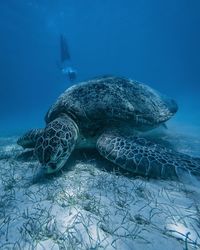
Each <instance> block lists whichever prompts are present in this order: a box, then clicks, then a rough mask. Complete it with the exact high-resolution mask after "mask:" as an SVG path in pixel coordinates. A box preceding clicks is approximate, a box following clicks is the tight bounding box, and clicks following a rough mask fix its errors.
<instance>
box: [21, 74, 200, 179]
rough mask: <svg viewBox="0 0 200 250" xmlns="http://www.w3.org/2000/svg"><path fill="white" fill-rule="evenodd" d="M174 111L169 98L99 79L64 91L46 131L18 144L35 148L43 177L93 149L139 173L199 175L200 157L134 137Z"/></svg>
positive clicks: (138, 86)
mask: <svg viewBox="0 0 200 250" xmlns="http://www.w3.org/2000/svg"><path fill="white" fill-rule="evenodd" d="M177 109H178V107H177V104H176V102H175V101H174V100H173V99H170V98H168V97H166V96H164V95H161V94H160V93H159V92H157V91H155V90H153V89H152V88H150V87H149V86H147V85H145V84H142V83H139V82H136V81H133V80H131V79H126V78H123V77H115V76H104V77H98V78H94V79H92V80H89V81H86V82H82V83H80V84H76V85H74V86H72V87H70V88H68V89H67V90H66V91H65V92H64V93H63V94H62V95H61V96H60V97H59V98H58V100H57V101H56V102H55V104H53V105H52V107H51V108H50V109H49V111H48V112H47V114H46V117H45V121H46V127H45V128H44V129H34V130H31V131H29V132H27V133H26V134H25V135H24V136H22V137H21V138H19V140H18V144H19V145H21V146H22V147H24V148H33V149H34V152H35V155H36V156H37V158H38V160H39V161H40V163H41V164H42V166H44V168H45V171H46V172H47V173H53V172H55V171H58V170H59V169H61V168H62V167H63V166H64V165H65V163H66V161H67V159H68V158H69V156H70V154H71V153H72V151H73V150H74V148H80V147H82V148H84V147H95V148H96V149H97V151H98V152H99V153H100V154H101V156H103V157H105V158H106V159H107V160H109V161H111V162H113V163H115V164H116V165H118V166H120V167H121V168H123V169H126V170H128V171H130V172H133V173H136V174H139V175H144V176H149V177H160V178H173V177H177V176H178V170H179V169H181V170H186V171H187V172H189V173H193V174H199V172H200V171H199V169H200V159H198V158H193V157H191V156H188V155H185V154H182V153H179V152H176V151H174V150H172V149H169V148H166V147H164V146H163V145H160V144H157V143H154V142H152V141H150V140H148V139H147V138H145V137H144V138H143V137H141V136H138V133H137V134H136V131H145V130H150V129H152V128H155V127H157V126H159V125H161V124H164V123H165V122H166V121H167V120H168V119H169V118H171V117H172V116H173V115H174V114H175V113H176V111H177ZM142 133H143V132H141V133H140V134H142Z"/></svg>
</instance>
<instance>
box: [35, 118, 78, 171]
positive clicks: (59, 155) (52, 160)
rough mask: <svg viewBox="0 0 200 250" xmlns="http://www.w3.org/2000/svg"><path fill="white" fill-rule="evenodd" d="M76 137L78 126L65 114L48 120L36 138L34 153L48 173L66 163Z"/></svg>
mask: <svg viewBox="0 0 200 250" xmlns="http://www.w3.org/2000/svg"><path fill="white" fill-rule="evenodd" d="M77 138H78V128H77V126H76V124H75V122H74V121H72V119H71V118H69V117H67V116H63V117H59V118H57V119H55V120H53V121H52V122H50V123H49V124H48V125H47V126H46V128H45V129H44V132H43V134H42V135H41V136H40V137H39V138H38V140H37V143H36V147H35V154H36V156H37V158H38V160H39V161H40V163H41V164H42V166H44V168H45V172H46V173H48V174H51V173H54V172H57V171H58V170H60V169H61V168H62V167H63V166H64V165H65V163H66V161H67V159H68V158H69V156H70V154H71V152H72V151H73V149H74V147H75V145H76V140H77Z"/></svg>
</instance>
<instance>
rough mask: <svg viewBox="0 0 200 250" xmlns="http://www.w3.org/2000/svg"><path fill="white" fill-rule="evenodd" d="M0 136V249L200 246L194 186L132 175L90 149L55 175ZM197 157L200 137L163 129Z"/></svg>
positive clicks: (199, 193) (198, 193)
mask: <svg viewBox="0 0 200 250" xmlns="http://www.w3.org/2000/svg"><path fill="white" fill-rule="evenodd" d="M16 140H17V137H15V136H12V137H1V138H0V249H16V250H18V249H31V250H32V249H37V250H39V249H40V250H42V249H53V250H57V249H59V250H60V249H76V250H77V249H120V250H124V249H127V250H128V249H130V250H141V249H148V250H157V249H158V250H159V249H162V250H169V249H173V250H183V249H185V250H188V249H200V188H199V187H200V184H199V187H198V185H192V183H190V184H185V183H180V182H175V181H165V180H152V179H150V180H147V179H144V178H141V177H134V176H131V175H129V174H126V173H122V172H120V171H119V170H118V169H117V168H113V165H112V164H109V163H108V162H107V161H105V160H103V159H102V158H101V157H99V156H98V155H96V153H95V152H85V153H84V152H75V153H74V155H73V156H72V157H71V159H70V160H69V164H68V166H67V167H65V168H64V169H63V170H62V171H61V172H60V173H58V174H56V175H54V176H45V175H44V174H41V173H40V166H39V163H38V162H37V161H35V160H34V159H31V160H30V159H29V160H28V161H24V160H23V159H22V158H19V157H17V156H18V155H19V154H20V152H22V149H21V148H20V147H19V146H17V145H16ZM167 140H168V141H170V140H171V142H176V148H177V150H179V151H181V152H184V153H188V154H193V155H195V156H200V152H199V148H200V138H197V136H192V135H187V137H185V136H183V134H181V133H180V134H178V133H177V131H176V136H174V135H173V134H172V132H171V134H168V136H167Z"/></svg>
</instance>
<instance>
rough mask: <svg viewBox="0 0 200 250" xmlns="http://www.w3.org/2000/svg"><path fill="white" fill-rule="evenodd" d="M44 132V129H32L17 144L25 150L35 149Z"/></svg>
mask: <svg viewBox="0 0 200 250" xmlns="http://www.w3.org/2000/svg"><path fill="white" fill-rule="evenodd" d="M43 131H44V130H43V129H31V130H29V131H28V132H26V133H25V134H24V135H23V136H21V137H20V138H19V139H18V140H17V144H18V145H20V146H22V147H23V148H35V145H36V142H37V139H38V138H39V137H40V136H41V135H42V133H43Z"/></svg>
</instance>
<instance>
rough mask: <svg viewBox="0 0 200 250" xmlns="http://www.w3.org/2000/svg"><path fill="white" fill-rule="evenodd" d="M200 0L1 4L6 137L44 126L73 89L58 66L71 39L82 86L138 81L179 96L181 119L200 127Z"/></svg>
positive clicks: (11, 0) (0, 127)
mask: <svg viewBox="0 0 200 250" xmlns="http://www.w3.org/2000/svg"><path fill="white" fill-rule="evenodd" d="M199 13H200V1H199V0H192V1H191V0H176V1H174V0H168V1H160V0H151V1H148V0H146V1H145V0H125V1H122V0H98V1H97V0H84V1H75V0H65V1H64V0H59V1H49V0H35V1H31V0H1V1H0V117H1V118H0V134H1V135H5V134H9V133H16V132H21V131H24V130H26V129H27V128H31V127H41V126H43V125H44V122H43V117H44V114H45V112H46V111H47V110H48V108H49V106H50V105H51V104H52V103H53V102H54V101H55V100H56V98H57V96H58V95H59V94H60V93H62V91H64V90H65V89H66V88H67V87H68V86H70V85H71V83H70V82H69V81H68V80H67V79H65V77H63V76H62V74H61V72H60V70H59V69H58V67H57V62H58V61H59V56H60V54H59V35H60V34H61V33H63V34H64V35H65V36H66V37H67V40H68V44H69V48H70V53H71V57H72V60H71V62H70V63H71V65H72V66H73V67H75V68H76V69H77V71H78V78H77V81H81V80H85V79H88V78H91V77H94V76H97V75H101V74H114V75H119V76H126V77H130V78H133V79H136V80H138V81H140V82H144V83H147V84H149V85H150V86H151V87H153V88H155V89H157V90H159V91H161V92H163V93H164V94H167V95H169V96H171V97H173V98H175V99H176V100H177V102H178V104H179V107H180V108H179V112H178V113H177V115H176V117H175V118H174V121H177V122H179V123H182V124H190V125H195V126H200V100H199V91H200V46H199V44H200V29H199V24H200V14H199Z"/></svg>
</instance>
